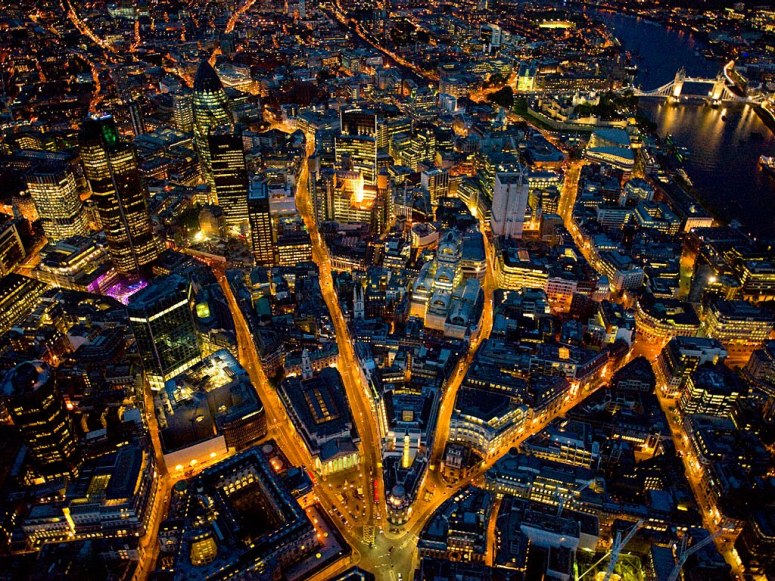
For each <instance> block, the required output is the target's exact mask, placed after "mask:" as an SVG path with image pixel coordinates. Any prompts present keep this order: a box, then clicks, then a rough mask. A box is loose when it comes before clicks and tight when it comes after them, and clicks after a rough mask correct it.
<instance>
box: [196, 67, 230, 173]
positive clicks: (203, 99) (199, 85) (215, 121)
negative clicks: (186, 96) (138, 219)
mask: <svg viewBox="0 0 775 581" xmlns="http://www.w3.org/2000/svg"><path fill="white" fill-rule="evenodd" d="M192 113H193V129H194V146H195V147H196V151H197V153H198V154H199V163H200V166H201V169H202V175H203V177H204V179H205V182H207V183H208V184H209V185H210V187H211V188H213V187H215V181H214V179H213V166H212V161H211V159H210V148H209V147H208V143H207V137H208V135H209V134H210V129H211V128H213V127H219V126H221V125H229V124H231V123H232V120H233V119H232V115H231V110H230V108H229V97H228V96H227V95H226V91H225V90H224V89H223V85H222V84H221V80H220V79H219V78H218V75H217V74H216V72H215V70H213V67H211V66H210V63H208V62H207V61H206V60H203V61H202V62H201V63H200V65H199V69H198V70H197V72H196V77H195V79H194V94H193V97H192Z"/></svg>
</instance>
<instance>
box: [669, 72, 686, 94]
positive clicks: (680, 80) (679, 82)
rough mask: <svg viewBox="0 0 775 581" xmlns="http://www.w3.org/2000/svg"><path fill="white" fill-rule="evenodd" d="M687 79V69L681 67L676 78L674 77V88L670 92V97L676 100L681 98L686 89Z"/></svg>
mask: <svg viewBox="0 0 775 581" xmlns="http://www.w3.org/2000/svg"><path fill="white" fill-rule="evenodd" d="M685 81H686V69H685V68H683V67H681V68H680V69H678V71H677V72H676V73H675V79H673V89H672V91H671V93H670V97H671V98H672V100H674V101H678V100H679V99H680V98H681V93H682V92H683V90H684V82H685Z"/></svg>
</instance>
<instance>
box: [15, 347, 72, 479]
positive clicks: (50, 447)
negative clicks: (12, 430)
mask: <svg viewBox="0 0 775 581" xmlns="http://www.w3.org/2000/svg"><path fill="white" fill-rule="evenodd" d="M0 393H2V395H3V397H4V398H5V399H6V407H7V408H8V413H9V414H10V416H11V419H12V420H13V423H14V425H15V426H16V427H17V428H19V430H20V431H21V434H22V438H23V439H24V442H25V443H26V444H27V447H28V448H29V450H30V453H31V455H32V457H33V458H34V460H35V462H36V464H37V468H38V469H39V470H40V472H41V475H43V476H59V475H64V474H72V473H73V471H74V469H75V462H74V457H75V451H76V450H75V446H76V439H75V432H74V431H73V425H72V420H71V418H70V416H69V415H68V412H67V408H66V407H65V402H64V399H63V398H62V394H61V393H60V391H59V389H58V386H57V384H56V380H55V379H54V375H53V372H52V370H51V369H50V368H49V366H48V364H46V363H44V362H42V361H28V362H25V363H21V364H19V365H17V366H16V367H14V368H13V369H12V370H11V371H9V372H8V373H6V375H5V378H4V379H3V383H2V387H1V388H0Z"/></svg>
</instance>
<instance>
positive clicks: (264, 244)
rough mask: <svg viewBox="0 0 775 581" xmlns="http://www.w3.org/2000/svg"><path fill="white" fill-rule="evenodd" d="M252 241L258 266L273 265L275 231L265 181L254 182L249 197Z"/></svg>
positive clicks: (274, 260) (274, 258)
mask: <svg viewBox="0 0 775 581" xmlns="http://www.w3.org/2000/svg"><path fill="white" fill-rule="evenodd" d="M248 218H249V220H250V243H251V246H252V247H253V257H254V258H255V259H256V265H257V266H273V265H274V264H275V262H276V257H275V250H276V243H275V232H274V228H272V217H271V215H270V213H269V193H268V190H267V185H266V183H265V182H254V183H253V184H251V187H250V196H249V197H248Z"/></svg>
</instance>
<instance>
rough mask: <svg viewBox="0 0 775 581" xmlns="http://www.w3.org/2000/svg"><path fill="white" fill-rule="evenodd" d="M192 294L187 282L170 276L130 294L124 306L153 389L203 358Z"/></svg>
mask: <svg viewBox="0 0 775 581" xmlns="http://www.w3.org/2000/svg"><path fill="white" fill-rule="evenodd" d="M191 292H192V290H191V283H190V282H189V281H188V280H187V279H185V278H183V277H182V276H180V275H177V274H172V275H170V276H168V277H166V278H162V279H158V280H156V281H154V282H153V283H152V284H150V285H148V286H147V287H145V288H144V289H143V290H141V291H140V292H138V293H137V294H135V295H133V296H132V299H131V301H130V303H129V305H128V306H127V311H128V312H129V324H130V325H131V326H132V331H134V335H135V340H136V342H137V350H138V351H139V352H140V358H141V359H142V362H143V370H144V371H145V377H146V379H147V380H148V383H150V385H151V388H152V389H154V390H159V389H161V388H162V387H163V386H164V383H165V382H166V381H167V380H168V379H170V378H172V377H175V376H176V375H177V374H179V373H182V372H183V371H185V370H186V369H188V368H189V367H191V366H192V365H194V364H195V363H197V362H199V361H200V360H201V359H202V351H201V349H200V347H199V341H198V338H197V330H196V324H195V323H194V316H193V314H192V312H191Z"/></svg>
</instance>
